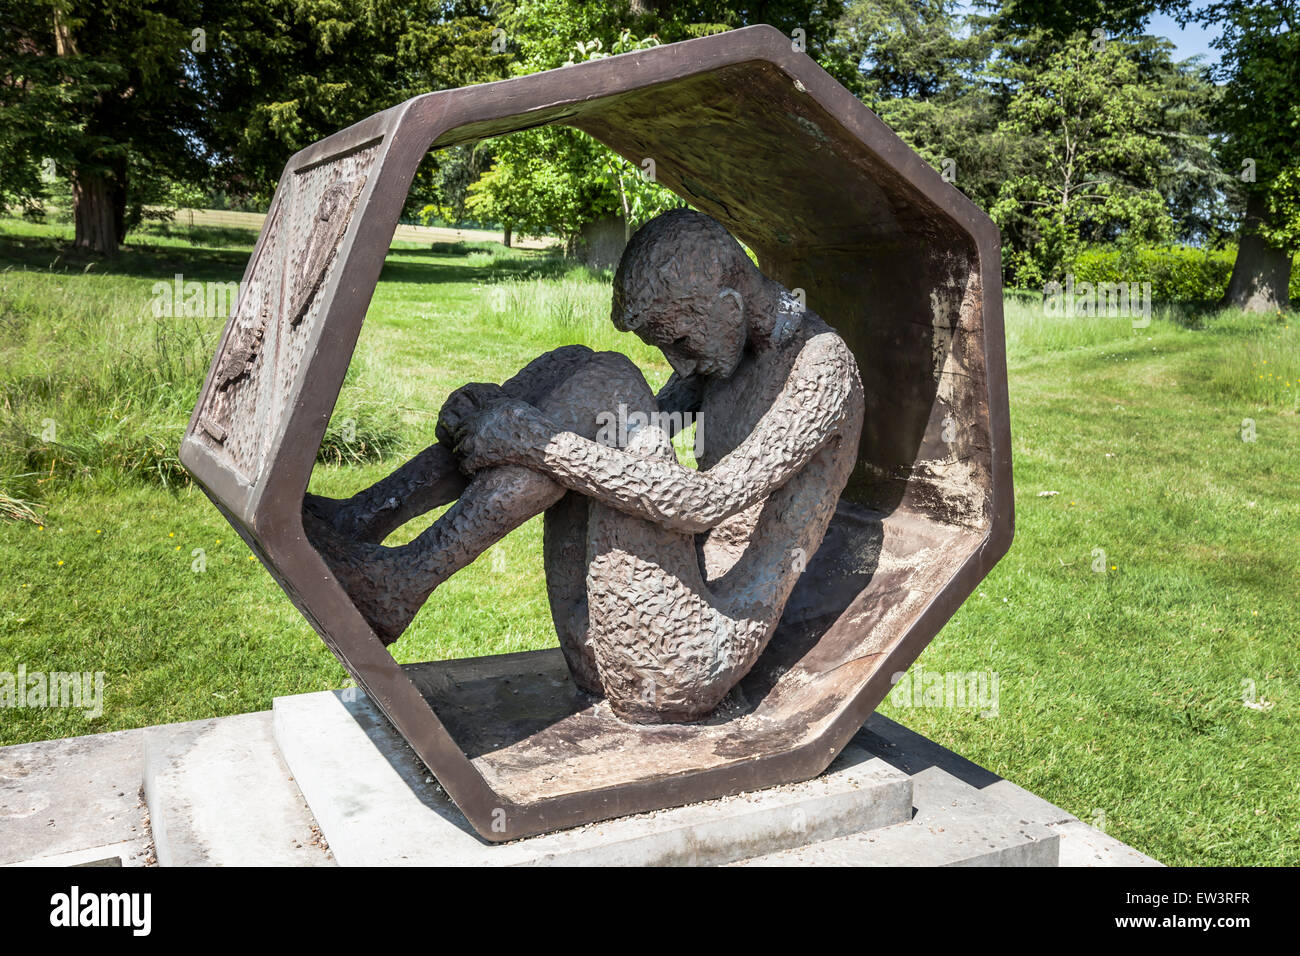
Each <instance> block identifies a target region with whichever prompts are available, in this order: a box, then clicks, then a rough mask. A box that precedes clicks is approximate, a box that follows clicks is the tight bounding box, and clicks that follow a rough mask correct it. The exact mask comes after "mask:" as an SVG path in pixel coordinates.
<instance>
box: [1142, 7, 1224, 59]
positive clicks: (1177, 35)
mask: <svg viewBox="0 0 1300 956" xmlns="http://www.w3.org/2000/svg"><path fill="white" fill-rule="evenodd" d="M1198 6H1199V4H1198ZM1147 33H1150V34H1152V35H1154V36H1161V37H1166V38H1168V39H1170V40H1172V41H1173V43H1174V46H1176V47H1177V48H1178V52H1177V53H1176V54H1175V59H1179V60H1186V59H1187V58H1188V57H1191V56H1196V55H1197V54H1201V55H1202V56H1204V57H1205V62H1206V63H1207V64H1214V63H1218V62H1219V51H1218V50H1213V49H1211V48H1210V41H1211V40H1213V39H1214V38H1215V37H1217V36H1218V35H1219V33H1218V31H1217V30H1215V29H1214V28H1213V27H1210V28H1208V29H1207V28H1206V27H1204V26H1202V25H1201V24H1199V23H1191V24H1188V26H1187V28H1186V29H1182V28H1180V27H1179V26H1178V24H1177V23H1175V22H1174V18H1173V17H1171V16H1169V15H1168V14H1165V13H1157V14H1154V15H1153V16H1152V17H1151V20H1150V22H1149V23H1148V24H1147Z"/></svg>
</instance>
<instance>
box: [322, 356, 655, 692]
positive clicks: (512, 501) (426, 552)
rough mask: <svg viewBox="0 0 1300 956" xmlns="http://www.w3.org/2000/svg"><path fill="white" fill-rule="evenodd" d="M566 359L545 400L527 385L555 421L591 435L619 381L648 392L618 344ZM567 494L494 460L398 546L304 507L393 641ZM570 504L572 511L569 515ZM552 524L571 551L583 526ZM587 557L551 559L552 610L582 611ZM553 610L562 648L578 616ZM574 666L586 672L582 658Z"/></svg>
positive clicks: (577, 636)
mask: <svg viewBox="0 0 1300 956" xmlns="http://www.w3.org/2000/svg"><path fill="white" fill-rule="evenodd" d="M575 366H576V367H575ZM568 367H570V368H573V371H572V372H571V374H569V375H568V376H567V377H561V378H559V380H558V381H556V382H554V383H553V384H552V387H551V388H550V389H549V391H547V392H546V393H545V394H544V395H542V396H541V397H540V398H539V399H537V396H536V393H531V394H530V393H527V392H525V394H528V395H529V397H532V398H535V399H537V401H536V404H537V407H538V409H539V410H540V411H541V412H543V414H545V415H546V416H547V417H548V418H550V419H551V420H552V421H553V422H555V424H556V425H557V426H559V427H560V428H563V429H566V430H571V431H574V432H577V433H578V434H581V435H584V436H585V437H588V438H593V437H595V435H596V432H597V430H598V424H597V416H598V415H599V414H600V413H601V412H602V411H607V410H611V409H613V408H616V407H617V405H618V403H619V401H620V400H621V399H620V398H619V389H620V388H621V387H622V386H623V385H624V384H625V383H626V382H627V381H629V380H632V379H631V376H632V374H634V375H635V382H638V383H639V385H640V388H642V389H645V390H646V391H648V386H646V385H645V381H644V379H643V378H641V375H640V372H639V371H637V370H636V368H635V366H633V365H632V364H631V363H630V362H628V360H627V359H625V358H623V357H622V356H615V355H613V353H601V354H593V353H591V352H589V351H588V352H587V353H586V356H585V361H582V362H581V363H580V364H579V363H577V362H575V363H573V366H568ZM565 493H566V492H565V489H564V488H563V487H562V486H561V485H558V484H556V483H555V482H554V481H552V480H551V479H550V478H548V477H547V476H545V475H543V474H540V473H538V472H534V471H530V470H528V469H527V468H521V467H516V466H504V467H498V468H488V469H484V470H482V471H480V472H477V473H476V474H475V475H474V476H473V477H472V479H471V480H470V482H469V484H468V485H467V487H466V488H465V490H464V492H463V493H462V494H461V495H460V498H459V499H458V500H457V501H456V503H455V504H453V505H452V507H451V508H449V509H448V510H447V511H446V513H444V514H443V515H442V516H441V517H439V518H438V520H437V521H435V522H434V523H433V524H432V525H431V526H430V527H429V528H428V529H426V530H425V531H424V533H423V534H421V535H420V536H419V537H417V538H416V539H415V540H414V541H412V542H411V543H410V544H407V545H404V546H402V547H397V548H388V547H384V546H382V545H377V544H369V543H365V542H361V543H358V542H356V541H354V540H350V539H348V538H347V537H346V536H345V535H342V534H340V533H339V532H338V531H336V530H335V529H334V528H333V527H332V526H331V525H330V524H329V523H327V522H325V521H322V520H319V519H317V518H316V517H315V516H314V515H312V514H310V513H307V514H304V527H305V528H306V529H307V532H308V535H309V537H310V538H311V539H312V542H313V544H315V546H316V547H317V549H318V550H319V551H320V553H321V555H322V556H323V557H324V558H325V560H326V562H327V563H328V564H329V566H330V569H331V570H332V571H333V572H334V575H335V577H336V578H338V580H339V582H340V583H341V584H342V585H343V587H344V588H345V590H347V592H348V594H349V596H350V597H351V598H352V600H353V602H354V603H355V604H356V605H357V608H358V609H359V610H360V611H361V612H362V614H363V615H364V616H365V617H366V619H367V620H368V621H369V622H370V624H371V626H372V627H374V629H375V632H376V633H377V634H378V635H379V636H380V637H381V638H382V639H383V640H384V641H385V642H386V643H391V642H392V641H394V640H396V639H397V637H398V636H399V635H400V634H401V633H402V631H403V630H405V629H406V627H407V625H409V624H410V622H411V620H412V618H414V617H415V614H416V612H418V611H419V609H420V607H421V605H423V603H424V602H425V600H427V598H428V596H429V595H430V594H431V593H432V592H433V590H434V589H435V588H436V587H437V586H438V585H439V584H441V583H442V582H443V581H445V580H446V579H447V578H449V577H450V576H451V575H452V574H454V573H455V572H456V571H458V570H460V569H461V568H463V567H465V566H466V565H468V564H469V563H470V562H472V561H473V560H474V559H475V558H476V557H478V555H480V554H482V553H483V552H484V551H485V550H487V549H488V548H489V547H491V546H492V545H493V544H495V543H496V542H497V541H499V540H500V539H501V538H502V537H504V536H505V535H506V534H508V533H509V532H510V531H512V530H513V529H515V528H517V527H518V526H519V525H521V524H522V523H523V522H525V521H527V520H528V519H529V518H531V517H533V516H534V515H536V514H539V513H541V512H543V511H546V510H547V509H548V508H550V507H552V506H553V505H555V504H557V503H558V502H559V501H560V500H561V499H562V498H563V497H564V495H565ZM574 510H575V509H573V508H570V509H569V511H568V514H569V517H570V518H571V517H572V514H573V511H574ZM551 524H552V532H553V534H552V541H553V546H552V548H551V553H552V554H553V555H554V554H558V553H566V552H567V551H568V550H569V546H568V545H569V543H570V542H571V541H572V539H573V537H574V535H575V534H581V527H578V526H576V525H575V524H574V522H573V521H572V520H570V521H565V520H564V516H563V515H557V520H555V521H553V522H551ZM584 524H585V522H584ZM584 566H585V565H584V563H582V562H578V563H576V564H575V565H573V566H569V565H568V564H567V562H566V563H565V566H563V567H558V566H555V562H552V564H551V565H550V566H548V579H549V578H550V577H551V574H552V572H554V574H555V582H554V584H553V586H552V599H553V610H555V609H556V607H557V606H563V605H564V604H565V603H566V601H567V603H568V604H569V606H571V607H572V608H573V610H574V611H578V610H580V608H578V607H577V602H573V601H572V600H568V599H569V598H571V596H572V590H573V587H572V585H573V581H574V575H579V576H580V575H581V574H582V571H583V568H584ZM579 580H580V577H579ZM555 616H556V620H557V629H558V630H559V631H560V633H561V640H562V642H564V643H565V645H566V649H569V648H571V647H573V646H574V643H575V641H576V642H580V641H581V639H582V633H581V632H582V630H583V627H584V624H583V622H582V615H580V614H577V613H574V614H560V613H558V612H557V613H556V615H555ZM579 653H581V652H579ZM588 670H591V669H590V668H589V669H588ZM575 672H576V673H579V674H582V673H584V671H583V669H581V668H580V667H578V668H575ZM587 686H590V683H588V685H587Z"/></svg>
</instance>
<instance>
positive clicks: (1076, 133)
mask: <svg viewBox="0 0 1300 956" xmlns="http://www.w3.org/2000/svg"><path fill="white" fill-rule="evenodd" d="M1015 69H1017V70H1018V71H1019V76H1018V77H1017V79H1018V81H1019V89H1018V91H1017V92H1016V94H1015V95H1014V97H1013V98H1012V100H1011V102H1010V104H1009V106H1008V110H1007V118H1006V120H1005V121H1004V123H1003V128H1004V129H1005V130H1006V131H1007V132H1008V133H1009V134H1010V135H1015V136H1018V137H1019V138H1020V142H1021V143H1022V144H1023V147H1024V152H1023V153H1022V154H1021V157H1020V159H1019V162H1018V164H1017V166H1018V168H1017V169H1016V170H1015V171H1014V174H1013V175H1012V176H1010V178H1008V180H1007V181H1006V182H1005V183H1004V185H1003V186H1002V188H1001V190H1000V192H999V197H998V201H997V203H995V205H994V206H993V209H992V210H991V214H992V216H993V218H994V220H995V221H996V222H997V223H998V224H999V226H1001V227H1002V229H1003V230H1004V232H1005V233H1006V234H1008V235H1009V236H1011V238H1012V244H1013V251H1012V253H1011V255H1010V257H1009V262H1008V267H1009V268H1010V269H1011V271H1012V273H1013V275H1014V278H1015V281H1016V282H1017V283H1018V284H1021V285H1041V284H1042V283H1044V282H1045V281H1047V280H1049V279H1051V278H1054V273H1056V272H1057V271H1058V270H1059V269H1060V268H1061V266H1062V265H1064V264H1066V263H1068V262H1069V261H1071V260H1072V259H1073V257H1074V255H1075V254H1077V252H1078V251H1079V250H1080V248H1081V246H1082V245H1083V244H1084V243H1086V242H1088V241H1094V242H1095V241H1100V240H1114V239H1117V238H1120V237H1123V238H1124V240H1125V241H1128V242H1139V241H1160V240H1165V239H1167V238H1169V237H1170V236H1171V234H1172V224H1171V221H1170V217H1169V213H1168V211H1167V209H1166V207H1165V201H1164V198H1163V197H1162V196H1161V194H1160V192H1159V191H1158V189H1157V183H1158V175H1159V170H1160V169H1161V168H1162V166H1163V165H1164V163H1165V162H1166V161H1167V159H1168V157H1169V154H1170V152H1169V148H1168V146H1167V145H1166V144H1165V143H1164V142H1162V141H1161V137H1160V136H1158V135H1156V134H1155V133H1154V132H1153V129H1154V128H1155V127H1156V126H1157V125H1158V123H1159V121H1160V118H1161V99H1160V97H1159V95H1158V94H1159V90H1158V87H1156V86H1155V85H1154V84H1149V83H1144V82H1140V81H1139V77H1138V69H1137V63H1136V61H1135V58H1134V56H1133V47H1132V46H1131V45H1130V44H1126V43H1122V42H1120V41H1116V40H1111V41H1108V42H1107V41H1103V42H1101V43H1098V42H1097V41H1096V39H1095V38H1091V37H1089V36H1088V35H1087V34H1083V33H1079V34H1076V35H1075V36H1074V37H1073V38H1072V39H1070V40H1069V41H1067V42H1066V44H1065V46H1064V47H1063V48H1062V49H1060V50H1059V51H1057V52H1056V53H1053V54H1052V55H1050V56H1049V57H1048V58H1047V59H1046V61H1045V62H1044V63H1043V65H1042V66H1041V67H1037V68H1034V69H1033V70H1032V71H1031V70H1028V69H1026V68H1019V67H1017V68H1015Z"/></svg>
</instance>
